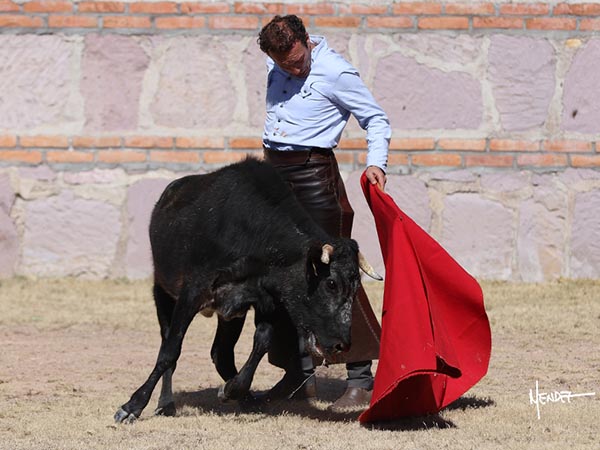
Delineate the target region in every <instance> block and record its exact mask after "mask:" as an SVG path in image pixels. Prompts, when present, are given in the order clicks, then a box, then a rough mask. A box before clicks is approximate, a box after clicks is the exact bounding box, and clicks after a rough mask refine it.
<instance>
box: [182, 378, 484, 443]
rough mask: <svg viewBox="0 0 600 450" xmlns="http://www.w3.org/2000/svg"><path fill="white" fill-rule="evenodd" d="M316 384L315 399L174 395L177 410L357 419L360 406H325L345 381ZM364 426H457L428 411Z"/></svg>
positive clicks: (479, 404) (468, 403)
mask: <svg viewBox="0 0 600 450" xmlns="http://www.w3.org/2000/svg"><path fill="white" fill-rule="evenodd" d="M317 385H318V393H319V394H318V399H317V401H316V402H309V401H291V400H280V401H275V402H264V401H261V400H260V395H261V394H264V392H254V393H253V394H254V396H255V399H254V400H248V401H243V402H235V401H231V402H221V401H220V400H219V399H218V397H217V391H218V389H217V388H207V389H201V390H199V391H195V392H186V391H183V392H178V393H176V394H175V404H176V406H177V408H178V411H180V410H181V408H183V407H185V406H187V407H190V408H193V409H197V410H199V411H201V412H203V413H212V414H217V415H221V416H226V415H237V414H265V415H269V416H275V415H280V414H283V413H286V414H288V415H289V414H293V415H299V416H302V417H306V418H309V419H314V420H319V421H328V422H347V421H354V420H358V416H359V415H360V413H361V412H362V411H363V409H356V410H349V411H344V412H332V411H329V410H328V409H327V407H328V406H329V405H330V404H331V403H333V401H335V399H336V398H338V397H339V396H340V395H341V394H342V393H343V391H344V389H345V387H346V382H345V381H344V380H340V379H328V378H319V379H318V384H317ZM494 405H495V402H494V401H493V400H491V399H489V398H478V397H474V396H468V397H461V398H459V399H458V400H456V401H455V402H453V403H452V404H450V405H449V406H448V407H447V408H446V409H448V410H463V411H464V410H468V409H477V408H486V407H489V406H494ZM364 427H365V428H366V429H370V430H388V431H415V430H425V429H430V428H437V429H449V428H456V425H455V424H454V423H453V422H451V421H449V420H446V419H444V418H443V417H442V416H441V415H440V414H431V415H427V416H419V417H407V418H403V419H398V420H393V421H389V422H378V423H370V424H365V425H364Z"/></svg>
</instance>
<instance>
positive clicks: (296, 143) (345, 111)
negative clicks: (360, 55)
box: [263, 36, 392, 171]
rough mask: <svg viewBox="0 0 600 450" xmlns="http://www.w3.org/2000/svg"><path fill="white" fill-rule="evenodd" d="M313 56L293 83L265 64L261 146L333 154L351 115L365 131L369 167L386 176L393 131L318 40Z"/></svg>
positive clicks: (356, 79) (344, 65) (348, 69)
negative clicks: (315, 149)
mask: <svg viewBox="0 0 600 450" xmlns="http://www.w3.org/2000/svg"><path fill="white" fill-rule="evenodd" d="M310 39H311V41H312V42H313V43H316V44H317V45H316V46H315V47H314V48H313V50H312V54H311V69H310V73H309V75H308V77H306V78H297V77H294V76H291V75H289V74H288V73H287V72H285V71H283V70H282V69H281V68H280V67H279V66H277V64H275V62H274V61H273V60H272V59H271V58H267V68H268V81H267V117H266V120H265V129H264V132H263V143H264V144H265V146H266V147H268V148H271V149H273V150H306V149H309V148H310V147H321V148H334V147H336V146H337V145H338V143H339V141H340V137H341V135H342V131H343V130H344V127H345V126H346V123H347V122H348V119H349V118H350V114H352V115H353V116H354V117H355V118H356V119H357V120H358V123H359V125H360V126H361V128H362V129H363V130H367V146H368V153H367V166H377V167H379V168H381V169H382V170H384V171H385V169H386V167H387V155H388V147H389V142H390V137H391V134H392V130H391V128H390V122H389V120H388V118H387V115H386V114H385V112H384V111H383V110H382V109H381V107H380V106H379V105H378V104H377V102H376V101H375V99H374V98H373V95H372V94H371V92H370V91H369V89H368V88H367V87H366V86H365V84H364V83H363V81H362V80H361V79H360V76H359V74H358V71H357V70H356V69H355V68H354V67H352V65H351V64H350V63H349V62H348V61H346V60H345V59H344V58H343V57H342V56H340V55H339V54H337V53H336V52H335V51H334V50H332V49H330V48H329V47H328V46H327V42H326V40H325V38H324V37H322V36H310Z"/></svg>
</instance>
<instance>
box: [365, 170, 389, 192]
mask: <svg viewBox="0 0 600 450" xmlns="http://www.w3.org/2000/svg"><path fill="white" fill-rule="evenodd" d="M366 175H367V179H368V180H369V182H370V183H371V184H376V185H377V186H379V188H380V189H381V190H382V191H383V190H385V182H386V181H387V178H386V176H385V173H383V170H381V169H380V168H379V167H377V166H369V167H367V171H366Z"/></svg>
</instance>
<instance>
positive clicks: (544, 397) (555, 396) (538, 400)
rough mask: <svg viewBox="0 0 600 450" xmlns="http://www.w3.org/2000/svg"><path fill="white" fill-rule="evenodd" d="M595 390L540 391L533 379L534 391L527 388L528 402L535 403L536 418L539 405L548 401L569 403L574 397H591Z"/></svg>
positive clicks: (538, 413) (538, 414)
mask: <svg viewBox="0 0 600 450" xmlns="http://www.w3.org/2000/svg"><path fill="white" fill-rule="evenodd" d="M595 395H596V393H595V392H586V393H585V394H573V393H572V392H571V391H554V392H540V386H539V383H538V381H537V380H536V381H535V392H534V391H533V389H529V404H530V405H535V408H536V409H537V418H538V420H539V418H540V406H541V405H546V404H548V403H558V402H560V403H571V399H573V398H575V397H593V396H595Z"/></svg>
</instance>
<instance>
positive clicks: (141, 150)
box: [0, 135, 600, 170]
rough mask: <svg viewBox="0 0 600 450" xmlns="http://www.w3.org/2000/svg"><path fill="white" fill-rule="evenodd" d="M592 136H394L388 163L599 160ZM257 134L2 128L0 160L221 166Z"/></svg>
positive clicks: (350, 160)
mask: <svg viewBox="0 0 600 450" xmlns="http://www.w3.org/2000/svg"><path fill="white" fill-rule="evenodd" d="M597 145H598V144H597V143H596V142H590V141H582V140H572V139H571V140H570V139H559V140H536V141H528V140H516V139H498V138H490V139H458V138H440V139H434V138H427V137H426V138H394V139H392V141H391V143H390V154H389V161H388V164H389V166H390V168H392V170H393V167H395V166H408V167H409V168H411V169H417V168H431V167H445V168H468V167H496V168H515V167H527V168H566V167H592V168H598V167H600V155H599V154H597V152H596V149H597ZM261 147H262V144H261V140H260V138H256V137H245V136H233V137H205V136H175V137H170V136H72V137H68V136H14V135H0V164H2V163H5V164H14V163H22V164H29V165H37V164H42V163H47V164H88V165H90V164H91V165H95V164H111V165H128V164H149V163H154V164H158V165H163V164H179V165H198V164H206V165H209V166H210V165H222V164H228V163H232V162H236V161H240V160H241V159H244V158H246V157H247V156H248V155H251V156H253V157H258V158H260V157H261V155H262V149H261ZM336 155H337V158H338V161H339V162H340V164H345V165H352V166H362V165H364V163H365V162H366V156H367V152H366V142H365V140H364V139H356V138H354V139H348V138H346V139H343V140H342V141H341V143H340V147H339V149H338V151H337V152H336Z"/></svg>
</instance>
